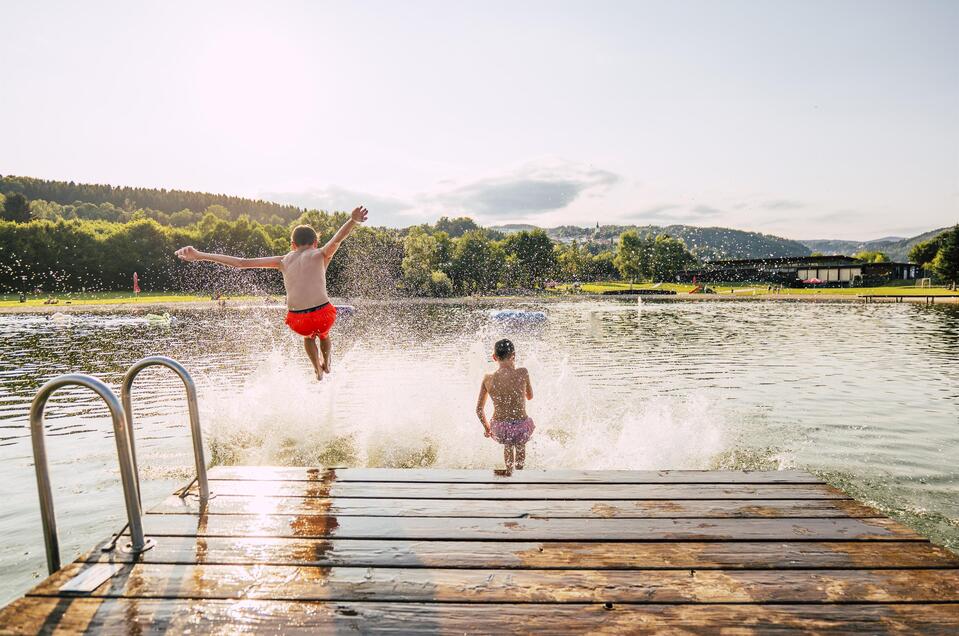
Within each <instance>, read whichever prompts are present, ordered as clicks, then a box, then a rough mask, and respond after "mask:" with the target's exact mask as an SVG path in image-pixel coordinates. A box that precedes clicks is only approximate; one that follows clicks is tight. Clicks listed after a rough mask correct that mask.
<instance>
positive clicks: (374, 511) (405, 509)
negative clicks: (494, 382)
mask: <svg viewBox="0 0 959 636" xmlns="http://www.w3.org/2000/svg"><path fill="white" fill-rule="evenodd" d="M205 510H206V512H208V513H210V514H293V515H309V514H324V515H334V516H337V517H341V516H345V517H353V516H363V517H462V516H465V515H469V516H470V517H494V518H518V517H543V518H552V519H563V518H582V517H598V518H604V517H605V518H630V519H642V518H649V517H664V518H673V517H693V518H713V517H750V518H751V517H854V518H869V517H883V516H884V515H883V514H882V513H880V512H879V511H877V510H876V509H875V508H870V507H869V506H866V505H863V504H861V503H859V502H858V501H854V500H851V499H766V500H763V501H756V500H755V499H711V500H710V499H680V500H663V499H649V500H635V499H634V500H629V499H627V500H589V499H582V500H569V501H567V500H555V499H553V500H549V499H511V500H494V499H475V500H470V501H468V502H464V501H462V500H458V499H357V498H348V497H338V498H329V497H251V496H245V495H234V496H217V497H215V498H213V499H211V500H210V501H209V502H207V504H206V506H205ZM153 512H156V513H167V514H199V512H200V503H199V501H198V500H197V499H196V498H195V497H186V498H181V497H176V496H171V497H168V498H167V499H165V500H164V501H163V502H161V503H160V504H159V505H158V506H157V507H155V508H154V509H153Z"/></svg>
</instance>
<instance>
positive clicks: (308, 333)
mask: <svg viewBox="0 0 959 636" xmlns="http://www.w3.org/2000/svg"><path fill="white" fill-rule="evenodd" d="M334 322H336V307H334V306H333V305H331V304H330V303H324V304H322V305H320V306H319V307H312V308H310V309H301V310H292V309H291V310H290V311H288V312H286V324H287V326H288V327H289V328H290V329H292V330H293V331H295V332H296V333H298V334H300V335H301V336H303V337H304V338H316V337H317V336H319V337H320V340H326V338H327V337H328V336H329V335H330V329H331V328H332V327H333V323H334Z"/></svg>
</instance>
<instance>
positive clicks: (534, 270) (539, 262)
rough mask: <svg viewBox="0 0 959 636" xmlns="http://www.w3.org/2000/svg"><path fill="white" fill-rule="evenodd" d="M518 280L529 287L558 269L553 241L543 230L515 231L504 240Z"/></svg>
mask: <svg viewBox="0 0 959 636" xmlns="http://www.w3.org/2000/svg"><path fill="white" fill-rule="evenodd" d="M503 249H504V251H505V252H506V255H507V257H512V258H511V263H512V264H513V269H514V272H513V273H514V277H515V279H516V282H518V283H519V284H520V285H521V286H523V287H526V288H527V289H533V288H535V287H537V286H538V285H541V284H542V283H543V281H544V280H545V279H546V278H547V277H549V276H551V275H552V274H553V272H554V271H555V269H556V254H555V252H554V251H553V241H552V240H550V238H549V236H547V235H546V232H544V231H543V230H539V229H537V230H532V231H530V232H526V231H522V232H514V233H513V234H510V235H509V236H507V237H506V239H505V240H504V241H503Z"/></svg>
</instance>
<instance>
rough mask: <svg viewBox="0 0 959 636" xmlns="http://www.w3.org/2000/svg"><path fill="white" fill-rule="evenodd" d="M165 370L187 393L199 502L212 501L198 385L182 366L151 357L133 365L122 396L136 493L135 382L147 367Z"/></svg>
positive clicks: (128, 370)
mask: <svg viewBox="0 0 959 636" xmlns="http://www.w3.org/2000/svg"><path fill="white" fill-rule="evenodd" d="M155 366H159V367H166V368H168V369H171V370H172V371H173V372H174V373H176V374H177V375H178V376H179V377H180V380H182V381H183V386H184V388H185V389H186V401H187V405H188V407H189V410H190V432H191V434H192V436H193V461H194V463H195V464H196V480H197V485H198V486H199V489H200V499H203V500H205V499H209V497H210V485H209V482H207V478H206V458H205V456H204V453H203V433H202V431H201V430H200V409H199V407H198V406H197V400H196V384H195V383H194V382H193V378H192V377H191V376H190V374H189V373H188V372H187V370H186V369H185V368H184V367H183V365H182V364H180V363H179V362H177V361H176V360H174V359H173V358H169V357H167V356H148V357H146V358H143V359H141V360H138V361H136V362H134V363H133V365H132V366H131V367H130V368H129V369H127V372H126V374H125V375H124V376H123V384H122V388H121V389H120V395H121V397H122V399H123V411H124V413H126V420H127V425H128V427H129V431H130V435H129V437H130V453H131V455H132V457H133V468H134V471H135V472H136V475H137V484H138V488H137V492H139V479H140V471H139V469H138V467H137V452H136V442H135V441H134V437H133V397H132V389H133V380H135V379H136V377H137V375H138V374H139V373H140V371H143V370H144V369H146V368H147V367H155Z"/></svg>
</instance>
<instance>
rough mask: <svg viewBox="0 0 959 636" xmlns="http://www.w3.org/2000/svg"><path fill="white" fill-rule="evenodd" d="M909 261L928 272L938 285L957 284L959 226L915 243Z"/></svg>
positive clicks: (958, 273)
mask: <svg viewBox="0 0 959 636" xmlns="http://www.w3.org/2000/svg"><path fill="white" fill-rule="evenodd" d="M909 260H910V261H912V262H913V263H916V264H917V265H919V266H920V267H922V268H923V269H924V270H926V271H927V272H930V273H931V274H932V275H933V277H934V278H936V280H937V281H938V282H940V283H947V284H951V285H953V286H955V285H956V284H957V283H959V224H957V225H955V226H953V227H952V229H949V230H946V231H945V232H942V233H941V234H939V235H937V236H935V237H933V238H931V239H929V240H928V241H923V242H921V243H916V244H915V245H913V246H912V249H910V250H909Z"/></svg>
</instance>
